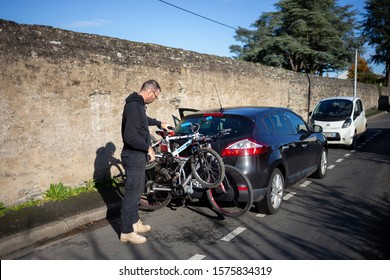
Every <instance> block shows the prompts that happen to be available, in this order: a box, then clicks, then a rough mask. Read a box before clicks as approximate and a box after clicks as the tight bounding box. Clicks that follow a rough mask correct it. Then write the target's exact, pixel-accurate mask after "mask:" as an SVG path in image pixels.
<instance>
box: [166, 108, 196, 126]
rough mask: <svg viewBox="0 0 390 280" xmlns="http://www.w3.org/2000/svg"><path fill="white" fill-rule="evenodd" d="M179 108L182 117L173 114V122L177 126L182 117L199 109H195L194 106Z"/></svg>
mask: <svg viewBox="0 0 390 280" xmlns="http://www.w3.org/2000/svg"><path fill="white" fill-rule="evenodd" d="M178 110H179V116H180V118H178V117H176V116H175V115H172V118H173V123H174V124H175V126H177V124H178V123H179V122H180V120H181V119H182V118H184V116H186V115H188V114H192V113H194V112H198V111H199V110H198V109H193V108H179V109H178Z"/></svg>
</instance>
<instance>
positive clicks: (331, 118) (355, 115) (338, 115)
mask: <svg viewBox="0 0 390 280" xmlns="http://www.w3.org/2000/svg"><path fill="white" fill-rule="evenodd" d="M310 123H311V124H316V125H320V126H321V127H322V131H323V134H324V135H325V137H326V138H327V140H328V143H329V144H341V145H346V146H349V147H350V148H351V149H355V148H356V141H357V139H358V137H360V136H364V133H365V132H366V130H367V119H366V113H365V111H364V107H363V103H362V101H361V99H360V98H359V97H345V96H340V97H331V98H325V99H322V100H320V102H318V103H317V105H316V106H315V107H314V110H313V112H312V113H310Z"/></svg>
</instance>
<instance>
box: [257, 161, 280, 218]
mask: <svg viewBox="0 0 390 280" xmlns="http://www.w3.org/2000/svg"><path fill="white" fill-rule="evenodd" d="M283 193H284V177H283V174H282V172H281V171H280V170H279V169H278V168H276V169H275V170H274V171H273V172H272V175H271V177H270V180H269V182H268V187H267V192H266V195H265V197H264V198H263V199H262V200H261V201H260V202H255V207H256V208H257V210H258V211H259V212H263V213H266V214H275V213H276V212H278V210H279V209H280V207H281V205H282V201H283Z"/></svg>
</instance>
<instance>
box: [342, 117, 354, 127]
mask: <svg viewBox="0 0 390 280" xmlns="http://www.w3.org/2000/svg"><path fill="white" fill-rule="evenodd" d="M351 124H352V120H351V119H350V118H348V119H346V120H345V122H344V123H343V126H342V128H347V127H349V126H350V125H351Z"/></svg>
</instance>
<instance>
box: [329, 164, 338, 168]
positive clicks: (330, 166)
mask: <svg viewBox="0 0 390 280" xmlns="http://www.w3.org/2000/svg"><path fill="white" fill-rule="evenodd" d="M335 167H336V165H334V164H332V165H329V166H328V169H333V168H335Z"/></svg>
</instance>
